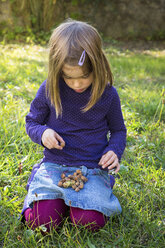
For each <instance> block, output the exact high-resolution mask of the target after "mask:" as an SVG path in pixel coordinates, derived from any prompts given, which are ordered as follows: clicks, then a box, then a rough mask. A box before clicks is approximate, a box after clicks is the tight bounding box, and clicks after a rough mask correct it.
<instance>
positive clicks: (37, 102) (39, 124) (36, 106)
mask: <svg viewBox="0 0 165 248" xmlns="http://www.w3.org/2000/svg"><path fill="white" fill-rule="evenodd" d="M49 113H50V108H49V105H48V100H47V98H46V87H45V82H44V83H43V84H42V85H41V86H40V88H39V90H38V92H37V94H36V97H35V98H34V100H33V101H32V103H31V105H30V112H29V113H28V114H27V116H26V119H25V120H26V132H27V134H28V135H29V137H30V138H31V140H32V141H33V142H35V143H37V144H39V145H42V146H43V144H42V142H41V138H42V134H43V132H44V131H45V130H46V129H47V128H49V127H48V126H46V125H45V124H46V120H47V118H48V116H49Z"/></svg>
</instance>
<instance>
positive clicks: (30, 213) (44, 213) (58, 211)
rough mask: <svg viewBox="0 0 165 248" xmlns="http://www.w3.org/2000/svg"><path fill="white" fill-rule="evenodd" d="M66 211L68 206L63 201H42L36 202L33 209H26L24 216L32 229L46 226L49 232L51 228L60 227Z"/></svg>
mask: <svg viewBox="0 0 165 248" xmlns="http://www.w3.org/2000/svg"><path fill="white" fill-rule="evenodd" d="M66 210H67V206H66V205H65V203H64V201H63V200H62V199H56V200H42V201H38V202H35V203H34V206H33V209H31V208H28V209H26V210H25V212H24V216H25V220H26V222H27V224H28V226H29V227H31V228H32V229H35V228H36V227H39V226H40V225H43V224H44V225H45V226H46V228H47V231H48V232H49V231H50V229H51V227H54V228H56V227H58V226H59V225H60V223H61V221H62V219H63V217H64V216H65V213H66Z"/></svg>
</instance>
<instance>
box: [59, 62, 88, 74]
mask: <svg viewBox="0 0 165 248" xmlns="http://www.w3.org/2000/svg"><path fill="white" fill-rule="evenodd" d="M62 72H63V74H65V75H66V76H69V77H81V76H83V75H84V71H83V68H82V67H81V66H71V65H68V64H64V66H63V67H62Z"/></svg>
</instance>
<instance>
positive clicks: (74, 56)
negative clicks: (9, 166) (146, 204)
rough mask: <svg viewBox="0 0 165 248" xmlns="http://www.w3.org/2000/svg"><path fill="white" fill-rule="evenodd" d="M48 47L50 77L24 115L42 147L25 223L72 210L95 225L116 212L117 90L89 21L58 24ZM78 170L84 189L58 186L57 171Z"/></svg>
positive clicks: (53, 219) (77, 219)
mask: <svg viewBox="0 0 165 248" xmlns="http://www.w3.org/2000/svg"><path fill="white" fill-rule="evenodd" d="M49 47H50V54H49V69H48V78H47V80H45V81H44V82H43V83H42V85H41V86H40V88H39V90H38V92H37V95H36V97H35V99H34V100H33V101H32V103H31V107H30V113H29V114H28V115H27V116H26V131H27V134H28V135H29V136H30V138H31V139H32V141H34V142H36V143H38V144H39V145H42V146H43V147H44V157H43V159H42V161H41V163H40V164H38V165H36V166H34V168H33V170H32V174H31V177H30V179H29V182H28V185H27V189H28V194H27V196H26V199H25V202H24V207H23V211H22V214H23V216H24V218H25V220H26V222H27V224H28V225H29V226H30V227H32V228H36V227H38V226H39V225H42V224H44V225H45V226H46V228H47V230H48V231H49V230H50V228H51V226H52V227H57V226H59V224H60V223H61V221H62V219H63V217H64V216H65V214H66V212H68V210H69V211H70V218H71V221H72V222H73V223H74V224H80V225H86V224H88V228H90V229H91V230H98V229H99V228H101V227H103V226H104V225H105V223H106V217H108V216H111V215H114V214H117V213H120V212H121V206H120V203H119V201H118V199H117V198H116V197H115V196H114V195H113V194H112V187H113V184H114V178H113V177H112V176H111V177H109V175H108V170H111V169H113V168H115V173H117V172H118V171H119V169H120V164H119V161H120V159H121V156H122V154H123V151H124V149H125V144H126V128H125V125H124V121H123V116H122V112H121V106H120V100H119V96H118V93H117V91H116V89H115V88H114V87H113V86H112V73H111V70H110V67H109V64H108V61H107V59H106V57H105V55H104V52H103V50H102V42H101V38H100V36H99V34H98V32H97V31H96V29H95V28H94V27H92V26H91V25H89V24H87V23H84V22H80V21H68V22H65V23H62V24H61V25H59V26H58V27H57V28H56V29H55V30H54V32H53V34H52V36H51V38H50V43H49ZM107 134H109V136H107ZM77 169H79V170H80V171H81V173H82V174H83V175H84V176H85V177H86V178H87V179H88V181H87V182H86V183H85V184H84V187H83V189H81V190H80V191H79V192H76V191H75V190H74V189H73V188H72V187H68V188H62V187H59V186H58V182H59V180H60V179H61V174H63V173H64V174H65V175H66V176H68V175H69V174H73V173H74V172H75V171H76V170H77Z"/></svg>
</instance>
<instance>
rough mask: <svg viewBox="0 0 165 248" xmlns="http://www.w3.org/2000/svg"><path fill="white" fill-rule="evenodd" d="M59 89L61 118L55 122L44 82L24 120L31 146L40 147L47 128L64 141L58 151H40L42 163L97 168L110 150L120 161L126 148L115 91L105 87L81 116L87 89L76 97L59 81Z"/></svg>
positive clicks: (87, 94)
mask: <svg viewBox="0 0 165 248" xmlns="http://www.w3.org/2000/svg"><path fill="white" fill-rule="evenodd" d="M59 88H60V97H61V103H62V116H59V117H58V118H56V111H55V108H54V106H53V105H51V102H50V99H49V98H48V97H47V95H46V81H44V82H43V83H42V84H41V86H40V88H39V90H38V92H37V94H36V97H35V98H34V100H33V101H32V103H31V106H30V112H29V113H28V115H27V116H26V131H27V134H28V135H29V136H30V138H31V139H32V141H34V142H35V143H37V144H40V145H42V141H41V139H42V134H43V132H44V131H45V130H46V129H47V128H51V129H53V130H54V131H55V132H57V133H58V134H59V135H60V136H61V137H62V138H63V139H64V141H65V147H64V148H63V149H62V150H58V149H48V148H46V147H44V157H43V160H42V161H43V162H52V163H58V164H65V165H68V166H81V165H84V166H86V167H88V168H100V166H99V165H98V162H99V160H100V158H101V157H102V155H103V154H105V153H106V152H107V151H110V150H112V151H114V152H115V153H116V155H117V156H118V159H119V160H120V159H121V156H122V154H123V152H124V149H125V145H126V127H125V125H124V120H123V115H122V111H121V105H120V99H119V96H118V93H117V91H116V89H115V88H114V87H113V86H110V85H107V87H106V88H105V90H104V93H103V94H102V96H101V98H100V99H99V100H98V102H97V103H96V104H95V105H94V106H93V107H92V108H91V109H90V110H88V111H87V112H83V111H82V109H83V108H84V107H85V106H86V104H87V103H88V101H89V98H90V95H91V86H90V87H89V88H88V89H87V90H85V91H84V92H82V93H77V92H75V91H74V90H73V89H71V88H70V87H69V86H68V85H67V84H66V83H65V81H64V80H63V79H62V78H61V79H60V81H59Z"/></svg>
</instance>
